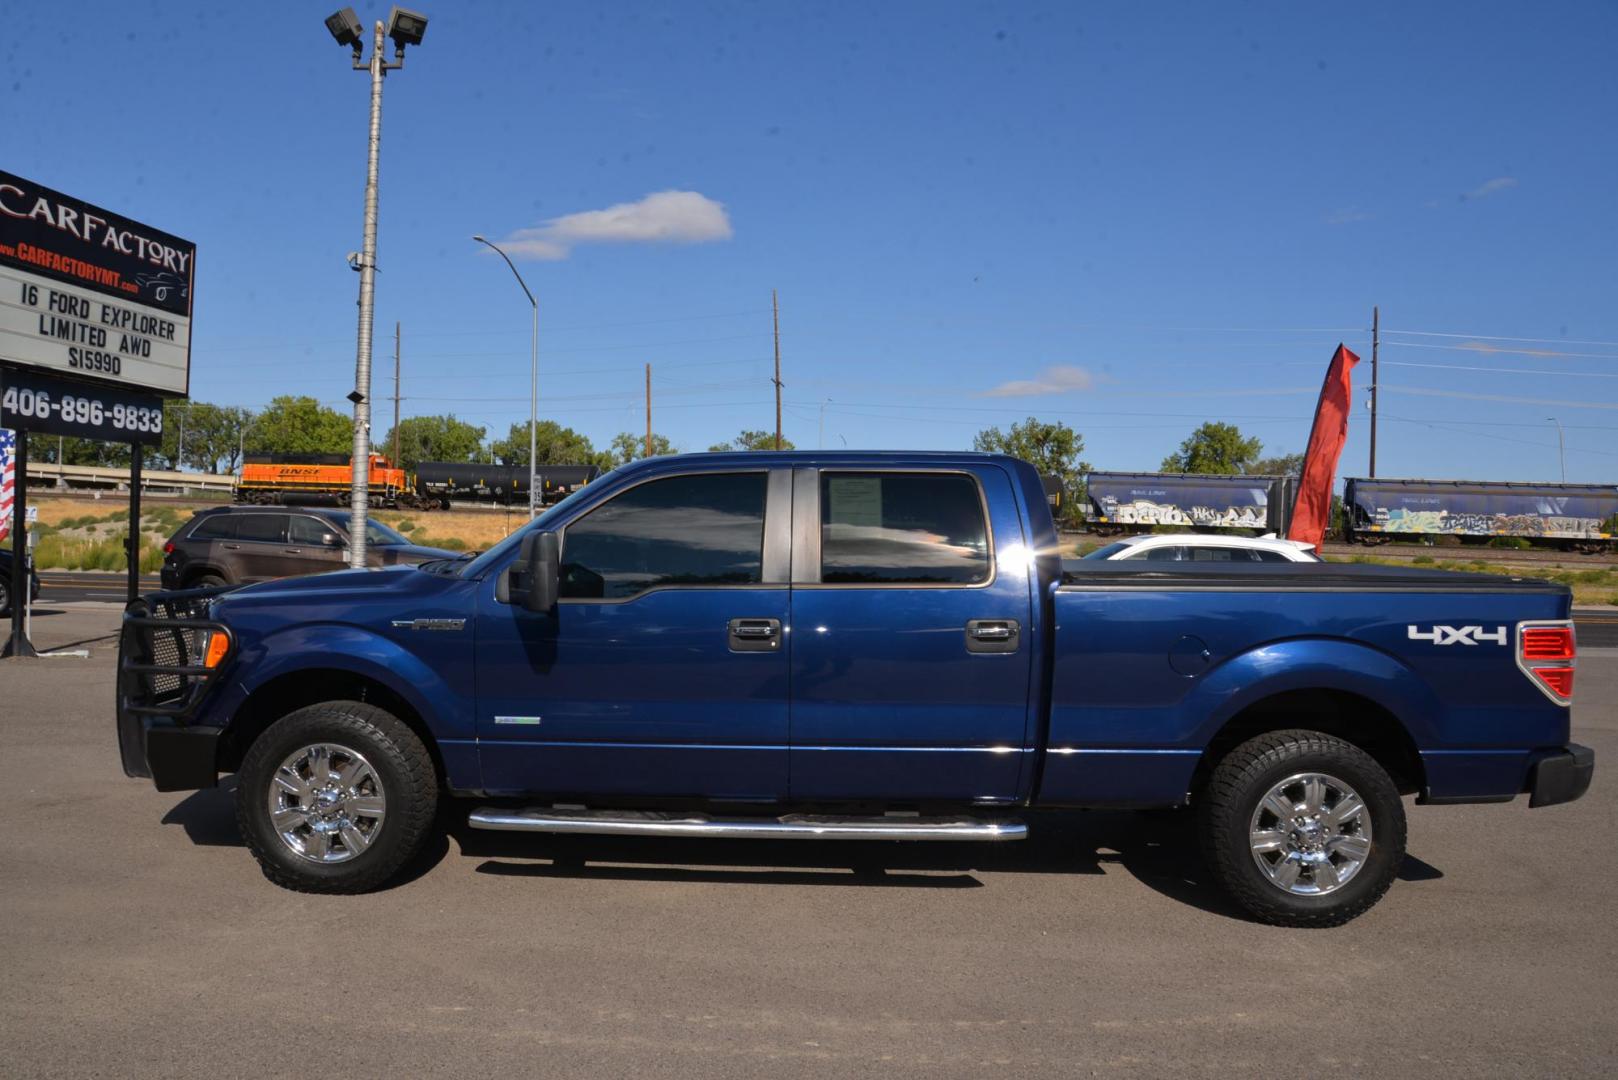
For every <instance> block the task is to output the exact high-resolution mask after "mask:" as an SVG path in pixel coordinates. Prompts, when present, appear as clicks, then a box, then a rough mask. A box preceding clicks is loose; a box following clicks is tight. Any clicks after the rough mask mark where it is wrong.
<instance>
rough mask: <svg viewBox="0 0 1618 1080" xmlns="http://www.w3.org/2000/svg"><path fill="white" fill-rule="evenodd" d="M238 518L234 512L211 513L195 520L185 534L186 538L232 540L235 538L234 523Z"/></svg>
mask: <svg viewBox="0 0 1618 1080" xmlns="http://www.w3.org/2000/svg"><path fill="white" fill-rule="evenodd" d="M240 520H241V519H240V518H239V517H238V516H237V515H235V514H212V515H210V516H208V517H205V518H203V519H202V520H201V521H199V522H197V524H196V526H195V527H194V528H192V530H191V532H190V533H188V534H187V535H186V539H187V540H234V539H235V538H236V523H237V522H238V521H240Z"/></svg>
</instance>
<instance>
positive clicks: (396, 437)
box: [393, 322, 399, 469]
mask: <svg viewBox="0 0 1618 1080" xmlns="http://www.w3.org/2000/svg"><path fill="white" fill-rule="evenodd" d="M393 467H394V468H395V469H397V468H398V467H399V324H398V323H397V322H395V323H394V324H393Z"/></svg>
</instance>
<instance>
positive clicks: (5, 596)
mask: <svg viewBox="0 0 1618 1080" xmlns="http://www.w3.org/2000/svg"><path fill="white" fill-rule="evenodd" d="M0 615H3V616H7V617H9V616H10V615H11V582H9V581H0Z"/></svg>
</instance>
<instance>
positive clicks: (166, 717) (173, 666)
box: [118, 588, 236, 791]
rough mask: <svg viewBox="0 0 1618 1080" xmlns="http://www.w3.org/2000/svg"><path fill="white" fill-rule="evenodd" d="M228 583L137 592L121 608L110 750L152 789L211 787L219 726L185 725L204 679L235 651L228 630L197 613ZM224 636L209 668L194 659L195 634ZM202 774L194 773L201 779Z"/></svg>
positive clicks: (202, 689) (206, 682) (199, 698)
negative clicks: (223, 646)
mask: <svg viewBox="0 0 1618 1080" xmlns="http://www.w3.org/2000/svg"><path fill="white" fill-rule="evenodd" d="M227 591H229V590H228V589H218V588H214V589H186V590H182V591H177V592H160V593H153V594H152V595H150V596H143V597H141V598H140V599H138V600H135V601H133V602H132V603H130V604H129V605H128V606H127V607H126V608H124V619H123V629H122V631H121V632H120V633H119V636H118V750H119V754H120V756H121V757H122V759H123V766H124V773H125V775H128V776H138V777H151V778H152V780H153V782H154V783H155V784H156V786H157V789H158V790H159V791H183V790H186V789H188V788H195V787H209V786H212V785H213V783H214V782H215V780H216V778H217V771H216V770H215V768H214V761H215V756H214V752H215V749H216V747H217V744H218V739H219V729H218V728H215V727H198V726H193V725H191V724H190V723H189V720H190V718H191V716H192V715H193V714H194V713H195V712H196V709H197V706H198V704H199V703H200V702H201V701H202V698H203V696H204V695H205V694H206V693H207V690H208V685H209V683H210V682H211V681H212V680H213V679H214V677H215V676H216V675H218V674H219V672H220V671H221V670H223V669H224V668H225V667H226V666H227V664H228V662H229V660H230V658H231V656H232V655H233V654H234V653H235V651H236V641H235V638H234V636H233V635H232V634H231V632H230V628H229V627H227V626H225V625H224V624H223V623H220V622H216V621H214V620H212V619H207V618H204V617H203V616H204V615H205V614H206V612H207V609H208V601H209V600H211V599H213V598H214V597H216V596H219V595H220V594H222V593H224V592H227ZM204 632H212V633H217V634H223V635H225V640H226V641H227V642H229V647H228V648H227V650H226V653H225V661H224V662H222V663H221V664H220V665H219V666H218V667H216V668H207V667H204V666H203V664H202V657H201V656H200V655H198V653H197V649H196V644H197V640H198V636H199V634H202V633H204ZM204 777H205V779H202V778H204Z"/></svg>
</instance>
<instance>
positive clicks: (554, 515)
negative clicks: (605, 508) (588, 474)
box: [461, 469, 618, 578]
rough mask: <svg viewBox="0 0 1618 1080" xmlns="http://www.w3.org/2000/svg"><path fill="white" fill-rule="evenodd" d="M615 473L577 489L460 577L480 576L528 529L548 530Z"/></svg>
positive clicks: (474, 563)
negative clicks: (586, 494) (588, 493)
mask: <svg viewBox="0 0 1618 1080" xmlns="http://www.w3.org/2000/svg"><path fill="white" fill-rule="evenodd" d="M617 472H618V470H617V469H614V470H613V471H612V472H609V473H603V474H602V475H601V476H598V477H596V478H595V479H594V480H592V481H591V482H590V483H588V484H586V485H585V486H584V487H581V488H579V489H578V490H577V491H575V492H574V493H573V494H571V495H569V496H568V497H567V498H565V499H563V500H562V501H561V502H559V503H556V504H555V505H553V506H552V507H551V508H550V509H549V510H546V511H545V512H544V513H543V514H541V515H539V516H538V517H537V518H535V519H534V520H533V521H532V522H530V523H529V524H527V525H524V526H522V527H521V528H520V529H518V530H517V531H516V532H514V533H512V534H511V535H510V536H508V537H506V538H505V539H504V540H502V541H500V542H499V543H498V544H496V545H494V547H492V548H490V549H489V550H488V551H485V552H484V553H483V554H482V555H479V556H478V557H477V558H475V559H473V560H472V561H471V562H469V563H467V564H466V566H464V567H463V568H462V569H461V576H462V577H469V578H470V577H479V576H481V575H482V574H483V572H484V571H486V570H487V569H488V568H489V567H491V566H493V565H495V564H496V563H498V562H500V560H502V559H504V558H505V557H506V553H507V552H508V551H512V550H514V549H515V548H516V547H517V545H518V544H520V543H522V535H523V533H525V532H528V531H529V530H530V529H548V528H550V527H551V524H552V523H553V522H555V521H556V520H558V519H559V518H560V517H561V516H562V515H563V514H565V513H566V512H567V511H568V508H569V507H571V506H572V505H573V504H574V503H576V502H578V501H579V498H580V497H581V496H583V495H584V494H585V493H586V492H589V491H599V490H600V488H599V486H598V485H600V484H601V483H603V482H605V481H606V480H609V479H611V478H612V477H613V475H614V474H616V473H617Z"/></svg>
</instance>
